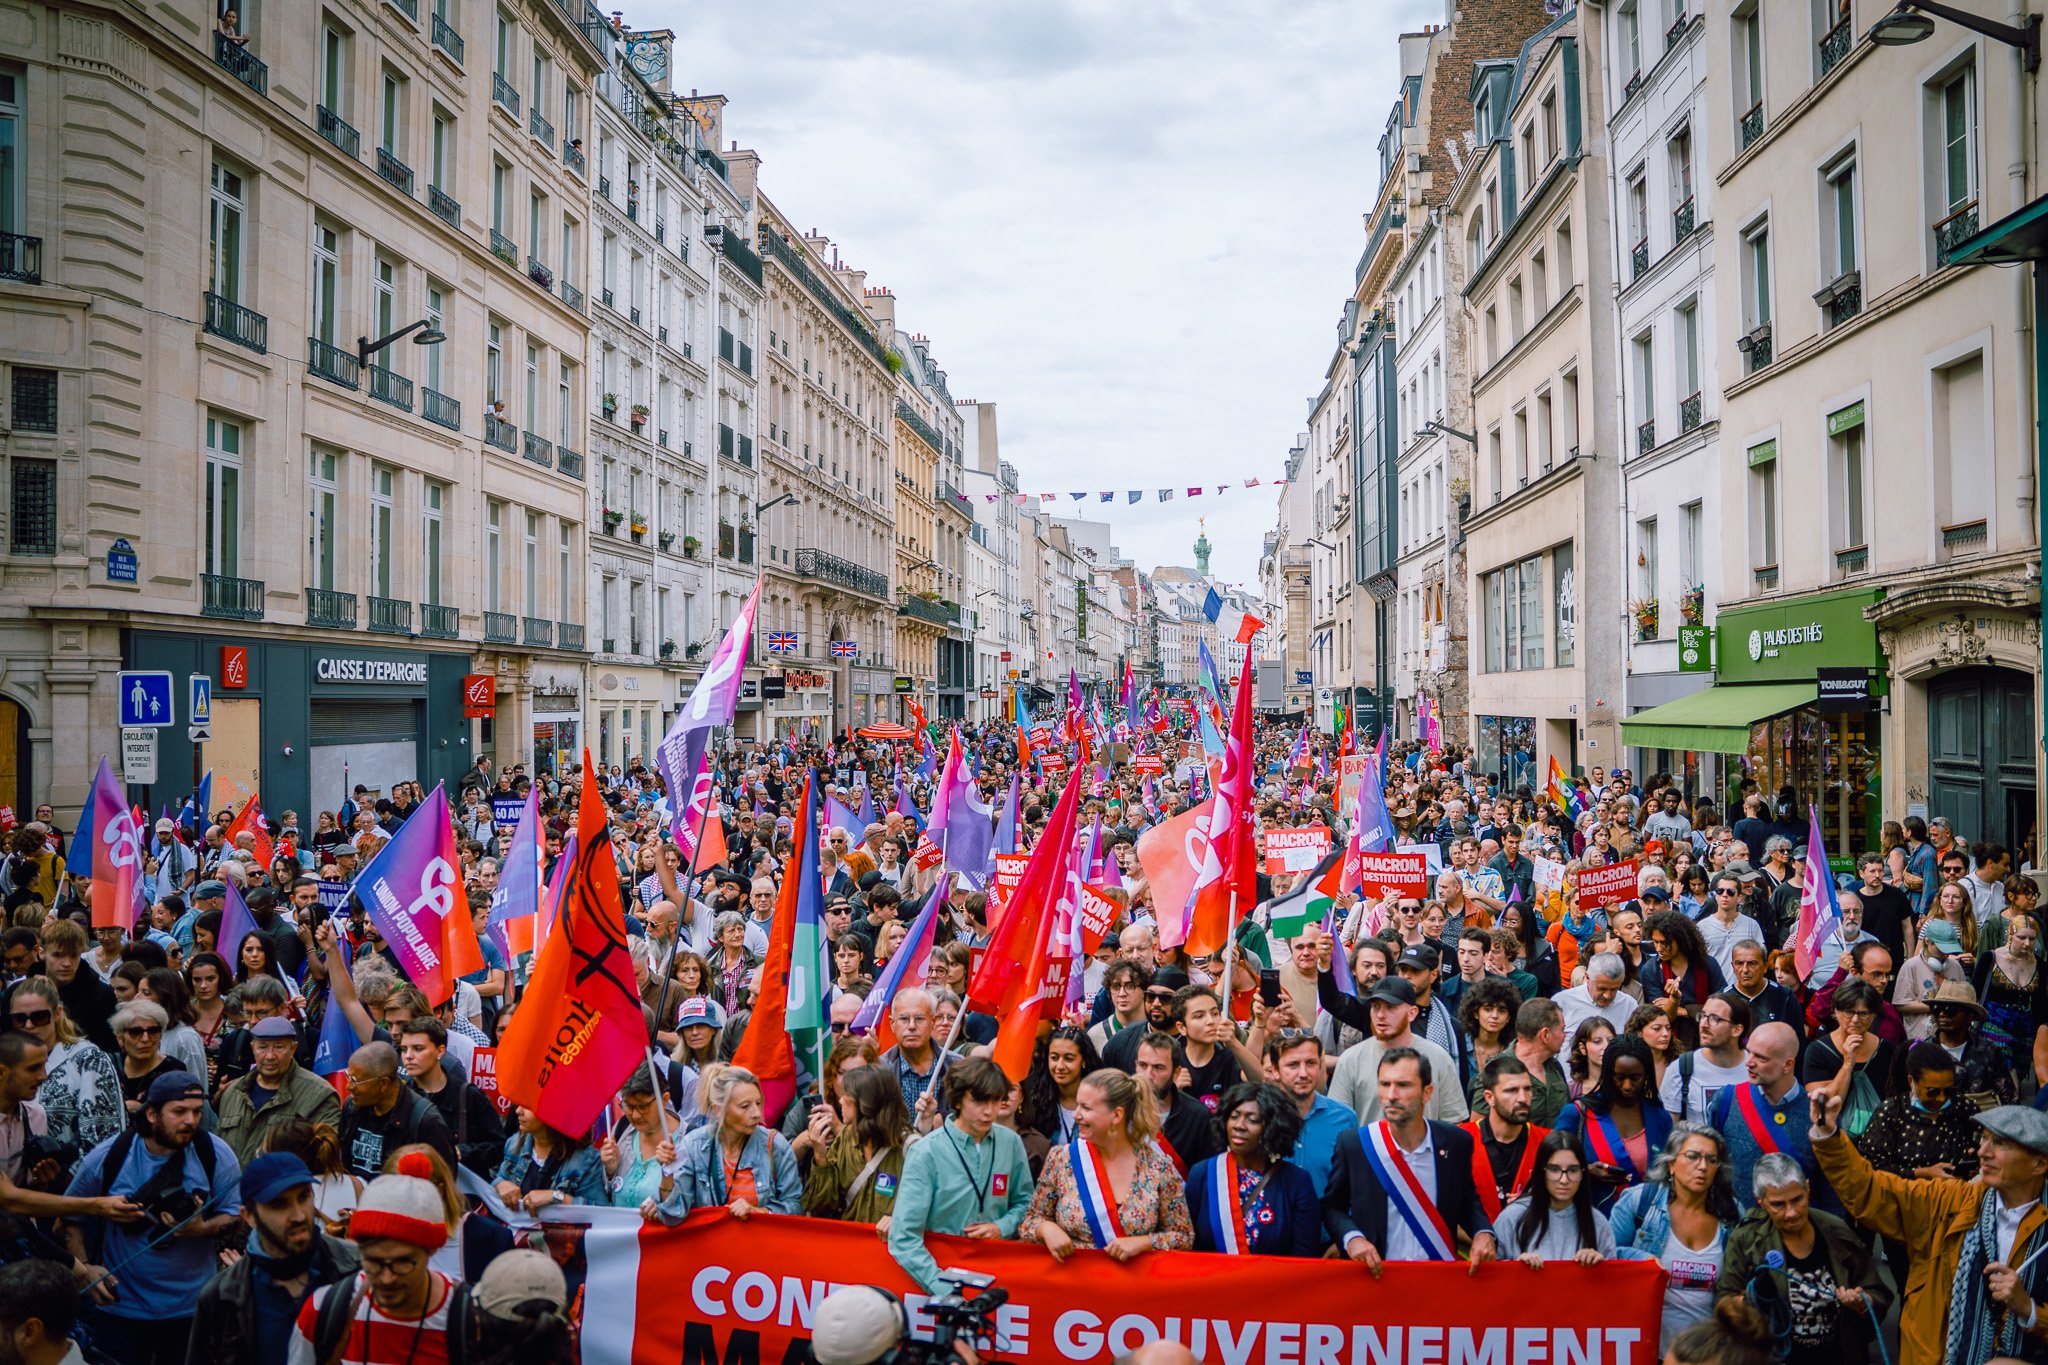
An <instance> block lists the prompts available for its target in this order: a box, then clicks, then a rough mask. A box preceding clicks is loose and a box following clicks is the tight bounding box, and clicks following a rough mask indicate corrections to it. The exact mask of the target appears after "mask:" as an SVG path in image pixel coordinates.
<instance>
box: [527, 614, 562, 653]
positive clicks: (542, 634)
mask: <svg viewBox="0 0 2048 1365" xmlns="http://www.w3.org/2000/svg"><path fill="white" fill-rule="evenodd" d="M524 624H525V626H526V643H527V644H529V645H542V646H552V645H553V644H554V643H555V623H554V622H553V621H550V620H548V619H547V618H546V617H545V616H528V617H525V618H524Z"/></svg>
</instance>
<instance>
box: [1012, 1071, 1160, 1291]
mask: <svg viewBox="0 0 2048 1365" xmlns="http://www.w3.org/2000/svg"><path fill="white" fill-rule="evenodd" d="M1074 1129H1075V1132H1074V1137H1073V1139H1072V1140H1071V1141H1069V1142H1067V1143H1065V1144H1063V1145H1061V1146H1058V1147H1055V1148H1053V1149H1052V1150H1051V1151H1050V1152H1048V1153H1047V1154H1046V1158H1045V1169H1044V1172H1043V1173H1042V1174H1041V1176H1040V1178H1039V1183H1038V1188H1037V1190H1035V1191H1034V1192H1033V1193H1032V1196H1031V1205H1030V1207H1029V1208H1028V1209H1026V1210H1025V1213H1024V1223H1023V1226H1022V1228H1021V1229H1020V1232H1019V1235H1020V1236H1021V1237H1022V1239H1023V1240H1024V1241H1027V1242H1037V1243H1039V1244H1040V1245H1042V1246H1043V1247H1044V1248H1045V1249H1046V1250H1047V1251H1048V1252H1050V1253H1052V1258H1053V1259H1054V1260H1055V1261H1065V1260H1066V1259H1067V1257H1069V1256H1071V1255H1073V1253H1074V1248H1075V1247H1076V1246H1081V1245H1086V1246H1091V1247H1094V1248H1096V1249H1097V1250H1100V1251H1106V1252H1108V1253H1109V1254H1110V1256H1111V1257H1112V1258H1113V1259H1115V1260H1119V1261H1128V1260H1130V1259H1132V1258H1133V1257H1135V1256H1141V1255H1143V1254H1144V1253H1145V1252H1147V1251H1154V1250H1157V1251H1186V1250H1188V1249H1189V1248H1191V1247H1193V1246H1194V1244H1195V1229H1194V1224H1193V1223H1192V1222H1191V1221H1190V1219H1189V1217H1188V1201H1187V1189H1186V1187H1185V1186H1184V1185H1183V1184H1182V1182H1181V1176H1180V1171H1179V1170H1178V1169H1177V1168H1176V1167H1175V1166H1174V1164H1173V1162H1172V1160H1171V1159H1170V1158H1169V1157H1168V1156H1167V1155H1166V1154H1165V1153H1164V1152H1162V1151H1160V1150H1159V1147H1158V1145H1157V1144H1156V1143H1154V1142H1153V1141H1152V1137H1153V1135H1154V1134H1156V1133H1157V1132H1158V1131H1159V1107H1158V1105H1157V1103H1156V1102H1155V1101H1154V1100H1153V1098H1152V1091H1151V1088H1150V1087H1149V1086H1146V1085H1143V1084H1140V1083H1139V1082H1138V1081H1137V1080H1136V1079H1135V1078H1133V1077H1131V1076H1129V1075H1127V1074H1126V1073H1124V1072H1122V1071H1118V1070H1116V1069H1115V1068H1114V1067H1104V1068H1102V1069H1101V1070H1099V1071H1091V1072H1089V1073H1088V1075H1087V1076H1086V1077H1084V1078H1083V1079H1082V1081H1081V1085H1080V1088H1079V1090H1078V1091H1077V1092H1076V1094H1075V1098H1074Z"/></svg>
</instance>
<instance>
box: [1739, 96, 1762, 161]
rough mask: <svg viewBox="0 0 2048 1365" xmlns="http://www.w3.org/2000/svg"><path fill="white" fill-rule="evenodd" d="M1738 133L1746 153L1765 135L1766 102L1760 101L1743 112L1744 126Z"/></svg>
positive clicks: (1742, 125)
mask: <svg viewBox="0 0 2048 1365" xmlns="http://www.w3.org/2000/svg"><path fill="white" fill-rule="evenodd" d="M1737 131H1738V133H1739V134H1740V137H1741V141H1742V150H1744V151H1747V150H1748V149H1749V148H1750V147H1752V146H1754V145H1755V143H1756V140H1757V139H1758V138H1760V137H1762V136H1763V135H1764V102H1763V101H1762V100H1758V101H1757V102H1756V103H1755V104H1752V105H1750V106H1749V108H1748V109H1747V110H1745V111H1744V112H1743V115H1742V124H1741V126H1740V128H1739V129H1738V130H1737Z"/></svg>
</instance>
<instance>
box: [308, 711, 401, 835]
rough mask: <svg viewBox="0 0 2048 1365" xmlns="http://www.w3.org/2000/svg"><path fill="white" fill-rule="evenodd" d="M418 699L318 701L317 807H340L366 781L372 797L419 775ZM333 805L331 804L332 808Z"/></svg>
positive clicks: (313, 776)
mask: <svg viewBox="0 0 2048 1365" xmlns="http://www.w3.org/2000/svg"><path fill="white" fill-rule="evenodd" d="M420 706H421V703H420V702H417V701H316V702H314V703H313V710H312V717H311V720H312V724H311V728H310V732H309V739H310V742H311V744H312V750H313V752H312V755H311V758H312V763H311V765H310V766H311V773H310V781H311V783H312V793H313V804H314V806H315V808H316V809H328V810H332V809H336V808H338V807H339V806H340V804H341V801H342V798H343V797H344V796H345V795H346V794H347V793H349V792H352V791H354V790H355V787H356V784H357V783H361V784H362V785H363V786H365V787H368V788H369V789H370V796H371V797H372V799H375V798H376V797H380V796H389V795H391V788H392V787H393V785H395V784H396V783H399V782H411V781H414V780H415V779H417V778H418V777H419V775H420V772H419V767H420V763H419V735H420ZM330 803H332V804H330Z"/></svg>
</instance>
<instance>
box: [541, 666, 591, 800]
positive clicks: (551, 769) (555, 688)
mask: <svg viewBox="0 0 2048 1365" xmlns="http://www.w3.org/2000/svg"><path fill="white" fill-rule="evenodd" d="M528 699H529V705H530V707H531V713H530V718H529V722H528V723H529V726H530V728H531V731H532V736H531V737H532V740H533V760H532V764H533V766H532V769H531V771H532V772H534V773H535V774H536V775H540V776H547V777H559V776H560V775H561V774H562V773H564V772H566V771H568V770H569V769H570V768H572V767H574V766H576V765H577V764H579V763H581V762H582V761H583V740H584V734H585V732H584V729H583V670H582V669H581V668H577V667H574V666H572V665H567V664H544V663H536V664H535V665H534V666H533V670H532V680H531V689H530V691H529V693H528Z"/></svg>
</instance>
